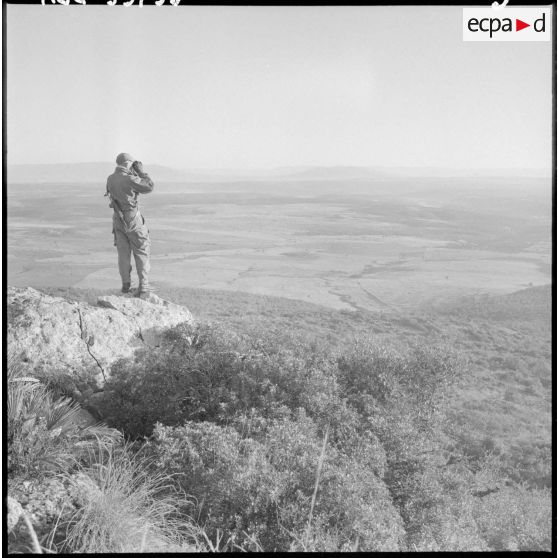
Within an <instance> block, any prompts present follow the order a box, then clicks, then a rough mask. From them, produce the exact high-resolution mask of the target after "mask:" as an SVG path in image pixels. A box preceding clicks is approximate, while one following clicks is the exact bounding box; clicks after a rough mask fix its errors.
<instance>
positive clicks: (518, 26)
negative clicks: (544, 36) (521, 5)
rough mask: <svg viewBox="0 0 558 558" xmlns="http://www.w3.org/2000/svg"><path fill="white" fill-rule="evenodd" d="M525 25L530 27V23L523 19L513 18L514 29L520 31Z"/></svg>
mask: <svg viewBox="0 0 558 558" xmlns="http://www.w3.org/2000/svg"><path fill="white" fill-rule="evenodd" d="M525 27H531V24H530V23H525V22H524V21H521V20H520V19H517V18H515V30H516V31H521V30H522V29H525Z"/></svg>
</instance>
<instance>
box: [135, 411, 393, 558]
mask: <svg viewBox="0 0 558 558" xmlns="http://www.w3.org/2000/svg"><path fill="white" fill-rule="evenodd" d="M261 434H262V435H260V436H258V439H253V438H243V437H241V435H240V434H239V433H238V431H237V430H236V429H234V428H233V427H230V426H229V427H227V426H217V425H215V424H212V423H207V422H200V423H193V422H188V423H186V424H185V425H183V426H181V427H163V426H162V425H159V426H158V427H157V428H156V429H155V431H154V433H153V436H152V437H151V439H150V440H149V442H148V444H147V446H146V447H147V448H149V450H150V451H151V453H152V454H153V455H155V456H156V466H157V469H158V470H162V471H165V472H166V473H168V474H171V475H173V478H174V479H175V482H176V483H177V484H178V486H180V488H181V489H183V490H184V491H185V492H186V493H188V494H191V495H193V496H195V498H196V500H197V502H198V505H197V509H196V514H197V515H198V516H199V518H200V521H201V522H202V524H203V527H204V529H205V531H206V532H207V533H208V535H209V536H210V538H211V537H214V536H215V534H216V532H217V530H219V529H220V530H224V531H225V533H226V538H227V540H228V541H229V543H230V545H231V548H232V547H233V546H232V545H233V544H234V545H236V546H237V547H240V548H243V549H247V550H249V549H252V550H256V549H258V548H262V549H264V550H270V551H274V550H321V551H327V550H330V551H331V550H349V549H351V548H353V547H354V546H355V545H358V547H359V548H360V549H362V550H370V551H373V550H377V551H381V550H395V551H396V550H400V549H401V545H402V541H403V536H404V531H403V526H402V523H401V519H400V517H399V515H398V513H397V511H396V510H395V509H394V508H393V505H392V503H391V500H390V497H389V493H388V491H387V490H386V487H385V485H384V484H383V482H382V481H381V479H380V478H378V476H377V475H376V474H375V473H374V472H373V471H372V470H371V469H370V468H369V467H367V465H366V464H365V463H363V462H358V461H354V460H350V459H348V458H347V457H346V456H344V455H343V454H341V453H340V452H339V451H337V450H336V449H335V448H333V447H331V446H326V448H325V450H324V451H323V454H322V440H321V439H320V436H319V433H318V432H317V428H316V425H315V424H314V423H313V421H312V420H311V419H309V418H308V417H307V416H306V415H305V414H304V412H302V411H301V413H300V414H299V415H298V417H297V418H296V419H295V420H292V419H287V418H285V419H275V420H273V421H271V422H270V423H269V425H268V426H267V428H266V431H265V435H263V433H261ZM320 462H321V472H320V477H319V479H318V486H319V491H318V495H317V498H316V500H315V506H314V508H313V510H312V516H311V518H310V510H311V507H312V504H311V502H312V495H313V491H314V487H315V485H316V476H317V471H318V468H319V464H320Z"/></svg>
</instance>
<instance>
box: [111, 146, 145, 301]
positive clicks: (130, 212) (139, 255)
mask: <svg viewBox="0 0 558 558" xmlns="http://www.w3.org/2000/svg"><path fill="white" fill-rule="evenodd" d="M116 165H117V166H116V168H115V169H114V172H113V173H112V174H111V175H110V176H109V177H108V178H107V192H106V194H105V195H106V196H108V197H109V199H110V204H109V206H110V207H112V208H113V209H114V214H113V216H112V232H113V234H114V245H115V246H116V249H117V250H118V270H119V272H120V277H121V278H122V292H123V293H128V292H130V286H131V279H130V274H131V272H132V252H133V254H134V259H135V261H136V271H137V274H138V279H139V287H138V289H137V291H136V292H135V296H138V297H141V296H142V295H144V294H147V293H149V292H150V291H151V288H150V286H149V279H148V274H149V269H150V263H149V257H150V249H151V241H150V239H149V229H148V228H147V225H146V224H145V219H144V218H143V215H142V214H141V213H140V210H139V205H138V194H149V193H150V192H152V191H153V186H154V184H153V181H152V180H151V178H150V177H149V175H148V174H147V173H146V172H144V170H143V165H142V164H141V161H136V160H135V159H134V158H133V157H132V156H131V155H130V154H129V153H120V154H119V155H118V157H116Z"/></svg>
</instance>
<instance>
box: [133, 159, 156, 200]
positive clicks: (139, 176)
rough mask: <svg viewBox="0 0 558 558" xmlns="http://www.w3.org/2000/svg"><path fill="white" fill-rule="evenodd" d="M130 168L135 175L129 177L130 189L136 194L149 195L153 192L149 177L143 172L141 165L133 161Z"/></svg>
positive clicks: (139, 162) (152, 183)
mask: <svg viewBox="0 0 558 558" xmlns="http://www.w3.org/2000/svg"><path fill="white" fill-rule="evenodd" d="M132 168H133V169H134V171H135V172H136V175H131V176H130V177H129V178H130V181H131V182H132V188H133V189H134V190H135V191H136V192H138V194H149V193H150V192H153V188H154V186H155V184H154V182H153V180H151V177H150V176H149V175H148V174H147V173H146V172H145V171H144V170H143V165H142V163H141V161H134V163H133V164H132Z"/></svg>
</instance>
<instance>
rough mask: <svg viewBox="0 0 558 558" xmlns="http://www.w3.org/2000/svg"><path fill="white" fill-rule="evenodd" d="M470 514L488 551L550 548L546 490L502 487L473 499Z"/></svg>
mask: <svg viewBox="0 0 558 558" xmlns="http://www.w3.org/2000/svg"><path fill="white" fill-rule="evenodd" d="M474 513H475V518H476V521H477V523H478V525H479V528H480V531H481V533H482V536H483V537H484V539H485V540H486V542H487V544H488V545H489V547H490V549H491V550H496V551H506V550H520V551H546V552H550V551H551V549H552V500H551V493H550V490H548V489H532V490H529V489H527V488H526V487H524V486H522V485H514V486H505V487H503V488H502V490H500V491H498V492H494V493H492V494H489V495H487V496H486V497H484V498H479V499H477V502H476V505H475V508H474Z"/></svg>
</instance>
